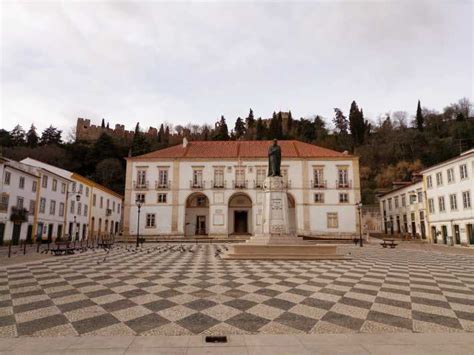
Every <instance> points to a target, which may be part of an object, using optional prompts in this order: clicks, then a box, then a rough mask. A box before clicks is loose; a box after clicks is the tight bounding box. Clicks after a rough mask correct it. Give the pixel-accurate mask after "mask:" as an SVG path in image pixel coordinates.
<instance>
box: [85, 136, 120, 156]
mask: <svg viewBox="0 0 474 355" xmlns="http://www.w3.org/2000/svg"><path fill="white" fill-rule="evenodd" d="M91 153H92V154H91V156H90V157H89V159H90V160H91V161H92V162H95V163H97V162H99V161H101V160H103V159H107V158H112V157H118V156H117V147H116V146H115V142H114V140H113V139H112V137H111V136H110V135H108V134H107V133H105V132H104V133H102V134H101V135H100V136H99V138H98V139H97V140H96V141H95V142H94V145H93V146H92V149H91Z"/></svg>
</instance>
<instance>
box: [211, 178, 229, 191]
mask: <svg viewBox="0 0 474 355" xmlns="http://www.w3.org/2000/svg"><path fill="white" fill-rule="evenodd" d="M226 185H227V183H226V181H225V180H224V181H214V180H211V186H212V188H213V189H225V188H226V187H227V186H226Z"/></svg>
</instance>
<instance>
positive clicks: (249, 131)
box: [245, 109, 255, 140]
mask: <svg viewBox="0 0 474 355" xmlns="http://www.w3.org/2000/svg"><path fill="white" fill-rule="evenodd" d="M245 127H246V130H245V138H246V139H248V140H253V139H255V118H254V115H253V111H252V109H250V111H249V115H248V116H247V117H246V118H245Z"/></svg>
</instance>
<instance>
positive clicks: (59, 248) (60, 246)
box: [50, 242, 76, 255]
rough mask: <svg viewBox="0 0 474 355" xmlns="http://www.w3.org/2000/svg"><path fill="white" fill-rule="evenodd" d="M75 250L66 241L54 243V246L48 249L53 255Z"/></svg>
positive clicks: (71, 252)
mask: <svg viewBox="0 0 474 355" xmlns="http://www.w3.org/2000/svg"><path fill="white" fill-rule="evenodd" d="M75 250H76V248H75V247H73V246H71V245H70V243H69V242H67V243H56V247H55V248H53V249H50V251H51V254H54V255H63V254H64V255H71V254H74V251H75Z"/></svg>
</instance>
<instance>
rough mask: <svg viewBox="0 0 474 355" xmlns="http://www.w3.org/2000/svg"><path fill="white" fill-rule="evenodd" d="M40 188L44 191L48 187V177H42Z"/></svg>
mask: <svg viewBox="0 0 474 355" xmlns="http://www.w3.org/2000/svg"><path fill="white" fill-rule="evenodd" d="M41 186H42V187H44V188H45V189H46V188H47V187H48V176H46V175H43V180H42V182H41Z"/></svg>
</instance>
